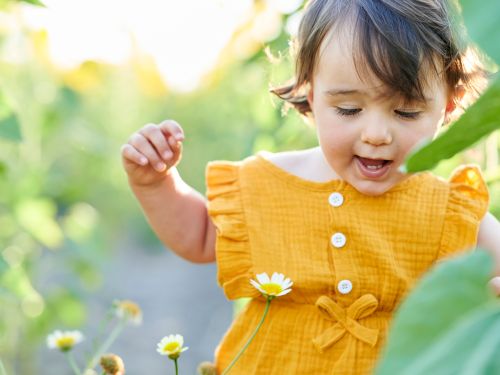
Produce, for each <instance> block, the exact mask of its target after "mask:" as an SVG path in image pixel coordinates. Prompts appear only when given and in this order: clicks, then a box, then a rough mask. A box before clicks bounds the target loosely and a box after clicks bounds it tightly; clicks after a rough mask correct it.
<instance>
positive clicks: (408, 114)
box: [394, 109, 422, 120]
mask: <svg viewBox="0 0 500 375" xmlns="http://www.w3.org/2000/svg"><path fill="white" fill-rule="evenodd" d="M394 113H395V114H396V115H397V116H398V117H401V118H402V119H403V120H415V119H417V118H418V117H419V116H420V114H421V113H422V111H400V110H398V109H395V110H394Z"/></svg>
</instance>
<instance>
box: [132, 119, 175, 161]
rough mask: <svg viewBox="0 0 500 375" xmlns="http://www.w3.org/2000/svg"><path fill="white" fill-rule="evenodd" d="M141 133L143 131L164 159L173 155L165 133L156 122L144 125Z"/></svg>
mask: <svg viewBox="0 0 500 375" xmlns="http://www.w3.org/2000/svg"><path fill="white" fill-rule="evenodd" d="M139 133H141V134H142V135H143V136H144V137H145V138H146V139H147V140H148V141H149V143H151V144H152V145H153V147H154V148H155V149H156V152H157V153H158V155H160V157H161V158H162V159H164V160H168V159H170V158H171V157H172V155H173V152H172V151H171V150H170V146H169V143H168V142H167V140H166V139H165V135H164V133H163V132H162V131H161V130H160V127H159V126H158V125H155V124H148V125H146V126H144V127H143V128H142V129H141V130H140V131H139Z"/></svg>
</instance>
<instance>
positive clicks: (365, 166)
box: [355, 155, 392, 178]
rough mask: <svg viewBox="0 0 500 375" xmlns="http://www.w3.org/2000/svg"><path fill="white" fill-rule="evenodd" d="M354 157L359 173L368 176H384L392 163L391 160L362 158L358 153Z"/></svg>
mask: <svg viewBox="0 0 500 375" xmlns="http://www.w3.org/2000/svg"><path fill="white" fill-rule="evenodd" d="M355 159H356V164H357V165H358V167H359V170H360V172H361V174H362V175H363V176H365V177H368V178H380V177H382V176H384V175H385V174H386V173H387V171H388V170H389V168H390V166H391V164H392V160H385V159H370V158H363V157H361V156H358V155H356V156H355Z"/></svg>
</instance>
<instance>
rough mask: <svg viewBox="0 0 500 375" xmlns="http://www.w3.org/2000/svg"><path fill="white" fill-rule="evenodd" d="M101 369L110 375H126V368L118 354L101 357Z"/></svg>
mask: <svg viewBox="0 0 500 375" xmlns="http://www.w3.org/2000/svg"><path fill="white" fill-rule="evenodd" d="M100 363H101V367H102V369H103V370H104V372H105V373H106V374H108V375H123V374H125V366H124V364H123V361H122V359H121V358H120V357H119V356H117V355H116V354H105V355H103V356H102V357H101V362H100Z"/></svg>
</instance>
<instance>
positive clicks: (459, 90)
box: [445, 85, 465, 116]
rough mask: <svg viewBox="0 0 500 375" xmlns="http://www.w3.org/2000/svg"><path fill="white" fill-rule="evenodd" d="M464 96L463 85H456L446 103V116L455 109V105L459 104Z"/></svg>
mask: <svg viewBox="0 0 500 375" xmlns="http://www.w3.org/2000/svg"><path fill="white" fill-rule="evenodd" d="M464 95H465V88H464V86H463V85H457V86H456V87H455V89H454V90H453V92H452V93H451V94H450V95H449V97H448V103H447V104H446V110H445V111H446V116H449V115H450V114H451V113H452V112H453V111H454V110H455V109H456V108H457V104H458V103H460V101H461V100H462V98H463V97H464Z"/></svg>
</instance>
